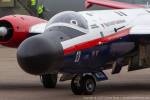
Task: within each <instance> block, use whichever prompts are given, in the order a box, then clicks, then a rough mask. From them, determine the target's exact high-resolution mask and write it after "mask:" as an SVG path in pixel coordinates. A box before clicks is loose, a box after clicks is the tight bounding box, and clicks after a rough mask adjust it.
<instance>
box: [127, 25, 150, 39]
mask: <svg viewBox="0 0 150 100" xmlns="http://www.w3.org/2000/svg"><path fill="white" fill-rule="evenodd" d="M129 34H130V35H140V36H141V35H150V25H138V26H135V27H133V28H132V29H131V30H130V33H129Z"/></svg>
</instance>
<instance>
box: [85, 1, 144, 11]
mask: <svg viewBox="0 0 150 100" xmlns="http://www.w3.org/2000/svg"><path fill="white" fill-rule="evenodd" d="M93 4H96V5H99V6H104V7H109V8H114V9H133V8H144V6H142V5H135V4H129V3H125V2H119V1H113V0H86V1H85V6H86V8H89V7H91V6H92V5H93Z"/></svg>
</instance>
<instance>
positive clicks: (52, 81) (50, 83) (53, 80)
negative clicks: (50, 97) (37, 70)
mask: <svg viewBox="0 0 150 100" xmlns="http://www.w3.org/2000/svg"><path fill="white" fill-rule="evenodd" d="M40 77H41V82H42V84H43V87H45V88H55V87H56V84H57V74H44V75H41V76H40Z"/></svg>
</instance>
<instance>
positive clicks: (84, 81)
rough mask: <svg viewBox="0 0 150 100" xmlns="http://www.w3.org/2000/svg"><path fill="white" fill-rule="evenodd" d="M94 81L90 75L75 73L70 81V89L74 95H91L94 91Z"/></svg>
mask: <svg viewBox="0 0 150 100" xmlns="http://www.w3.org/2000/svg"><path fill="white" fill-rule="evenodd" d="M95 87H96V82H95V79H94V78H93V77H92V76H89V75H86V76H79V75H76V76H75V77H73V79H72V81H71V89H72V92H73V93H74V94H75V95H81V94H85V95H91V94H93V92H94V91H95Z"/></svg>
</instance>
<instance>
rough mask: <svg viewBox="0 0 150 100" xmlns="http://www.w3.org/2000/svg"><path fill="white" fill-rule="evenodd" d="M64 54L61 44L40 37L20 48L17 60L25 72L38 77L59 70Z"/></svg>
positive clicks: (32, 38)
mask: <svg viewBox="0 0 150 100" xmlns="http://www.w3.org/2000/svg"><path fill="white" fill-rule="evenodd" d="M62 53H63V50H62V47H61V45H60V43H58V42H56V41H53V39H47V38H46V37H44V36H42V35H39V36H33V37H30V38H28V39H27V40H25V41H24V42H23V43H22V44H21V45H20V46H19V48H18V50H17V60H18V63H19V65H20V67H21V68H22V69H23V70H24V71H26V72H28V73H30V74H35V75H38V74H42V73H45V72H48V71H49V70H50V71H54V70H57V67H58V66H57V64H58V63H59V61H61V60H62Z"/></svg>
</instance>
